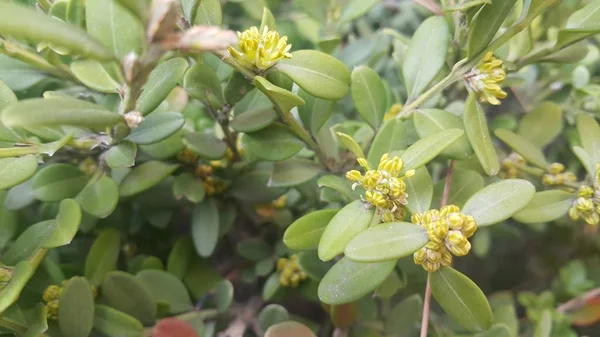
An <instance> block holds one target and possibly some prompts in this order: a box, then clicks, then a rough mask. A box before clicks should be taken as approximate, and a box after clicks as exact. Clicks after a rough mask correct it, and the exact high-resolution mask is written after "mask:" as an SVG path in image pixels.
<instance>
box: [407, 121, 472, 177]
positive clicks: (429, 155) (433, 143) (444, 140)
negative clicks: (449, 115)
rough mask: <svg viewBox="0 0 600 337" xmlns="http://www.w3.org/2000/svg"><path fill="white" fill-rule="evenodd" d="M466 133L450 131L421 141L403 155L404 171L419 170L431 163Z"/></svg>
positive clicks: (456, 130)
mask: <svg viewBox="0 0 600 337" xmlns="http://www.w3.org/2000/svg"><path fill="white" fill-rule="evenodd" d="M464 133H465V132H464V131H463V130H461V129H448V130H444V131H440V132H437V133H434V134H432V135H430V136H427V137H425V138H421V139H419V140H418V141H417V142H416V143H414V144H413V145H411V146H410V147H409V148H408V149H406V151H404V153H402V156H401V157H402V160H403V161H404V171H405V172H406V171H408V170H412V169H417V168H419V167H421V166H423V165H425V164H427V163H429V162H430V161H431V160H433V158H435V157H436V156H437V155H438V154H440V153H441V152H442V151H444V150H445V149H446V148H448V146H450V145H452V144H454V142H456V140H457V139H459V138H460V137H461V136H462V135H463V134H464Z"/></svg>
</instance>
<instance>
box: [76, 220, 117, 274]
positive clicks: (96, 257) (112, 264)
mask: <svg viewBox="0 0 600 337" xmlns="http://www.w3.org/2000/svg"><path fill="white" fill-rule="evenodd" d="M120 252H121V239H120V238H119V233H118V232H117V231H116V230H114V229H107V230H105V231H104V232H102V234H100V235H99V236H98V238H97V239H96V241H94V244H93V245H92V248H91V249H90V252H89V253H88V255H87V258H86V260H85V270H84V275H85V278H86V279H88V280H90V282H91V283H92V284H93V285H98V284H100V283H102V280H104V277H105V276H106V274H108V272H110V271H112V270H115V269H117V261H118V260H119V253H120Z"/></svg>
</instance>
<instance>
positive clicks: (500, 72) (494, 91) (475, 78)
mask: <svg viewBox="0 0 600 337" xmlns="http://www.w3.org/2000/svg"><path fill="white" fill-rule="evenodd" d="M505 78H506V73H505V72H504V69H502V60H500V59H497V58H495V57H494V54H493V53H492V52H488V53H487V54H486V55H485V57H484V58H483V61H482V62H481V63H480V64H479V65H478V66H477V67H473V68H472V69H471V71H469V72H468V73H467V74H466V75H465V76H464V79H465V82H466V84H467V88H468V89H469V91H471V92H475V93H477V94H478V96H479V101H481V102H488V103H490V104H493V105H500V100H501V99H504V98H506V92H504V91H503V90H502V87H501V84H502V82H503V81H504V79H505Z"/></svg>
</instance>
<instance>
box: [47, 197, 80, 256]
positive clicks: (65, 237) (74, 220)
mask: <svg viewBox="0 0 600 337" xmlns="http://www.w3.org/2000/svg"><path fill="white" fill-rule="evenodd" d="M80 224H81V208H80V207H79V204H78V203H77V201H75V200H73V199H64V200H63V201H61V203H60V206H59V209H58V215H57V217H56V225H55V226H54V230H53V231H52V235H50V236H49V237H48V238H47V239H46V240H45V241H44V248H56V247H60V246H65V245H68V244H69V243H71V241H72V240H73V238H74V237H75V234H77V231H78V230H79V225H80Z"/></svg>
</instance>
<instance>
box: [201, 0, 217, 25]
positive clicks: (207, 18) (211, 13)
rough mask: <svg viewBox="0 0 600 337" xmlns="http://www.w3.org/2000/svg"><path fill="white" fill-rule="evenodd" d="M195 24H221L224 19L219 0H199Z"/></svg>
mask: <svg viewBox="0 0 600 337" xmlns="http://www.w3.org/2000/svg"><path fill="white" fill-rule="evenodd" d="M197 6H198V7H197V11H196V15H195V16H194V25H211V26H220V25H221V22H222V21H223V13H222V12H221V3H220V1H219V0H198V4H197Z"/></svg>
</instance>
